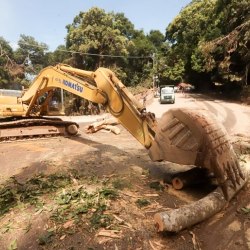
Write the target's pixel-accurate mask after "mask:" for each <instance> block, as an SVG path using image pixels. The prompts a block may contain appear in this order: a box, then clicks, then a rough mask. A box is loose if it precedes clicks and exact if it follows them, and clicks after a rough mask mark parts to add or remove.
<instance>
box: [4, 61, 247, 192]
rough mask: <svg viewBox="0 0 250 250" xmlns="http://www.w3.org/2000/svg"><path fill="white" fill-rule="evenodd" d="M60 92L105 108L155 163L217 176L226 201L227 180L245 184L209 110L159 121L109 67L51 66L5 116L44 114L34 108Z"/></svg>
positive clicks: (174, 113)
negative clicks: (179, 166) (206, 113)
mask: <svg viewBox="0 0 250 250" xmlns="http://www.w3.org/2000/svg"><path fill="white" fill-rule="evenodd" d="M55 88H60V89H64V90H66V91H68V92H70V93H73V94H75V95H77V96H80V97H82V98H85V99H87V100H89V101H92V102H95V103H99V104H102V105H104V106H105V107H106V108H107V110H108V111H109V112H110V113H111V114H112V115H113V116H115V117H116V118H117V119H118V120H119V121H120V123H121V124H122V125H123V126H124V127H125V128H126V129H127V130H128V131H129V132H130V133H131V134H132V135H133V136H134V137H135V138H136V139H137V140H138V141H139V142H140V143H141V144H142V145H144V146H145V147H146V148H147V149H148V151H149V156H150V158H151V159H152V160H153V161H163V160H165V161H170V162H175V163H179V164H185V165H193V166H196V167H202V168H206V169H207V170H208V171H209V172H210V173H213V174H214V175H215V176H216V178H217V181H218V184H219V185H220V186H221V187H222V190H223V192H224V195H225V197H227V183H228V180H230V181H231V183H232V184H233V186H234V187H236V185H237V183H239V182H240V179H244V176H243V174H242V172H241V167H240V165H239V163H238V160H237V157H236V154H235V153H234V150H233V148H232V145H231V144H230V141H229V138H228V135H227V133H226V131H225V129H224V128H223V127H221V125H220V124H219V123H218V122H216V119H211V117H210V116H207V115H205V114H204V111H197V110H190V109H171V110H169V111H168V112H166V113H165V114H163V116H162V118H161V119H160V120H159V121H156V119H155V116H154V114H152V113H149V112H146V110H145V109H144V107H143V106H142V104H141V103H139V102H138V101H137V100H136V99H135V97H134V96H133V95H132V94H131V93H130V92H129V91H128V89H127V88H126V87H125V86H124V85H123V84H122V83H121V82H120V80H119V79H118V78H117V77H116V76H115V74H114V73H113V72H112V71H110V70H109V69H106V68H99V69H97V70H96V71H95V72H92V71H84V70H80V69H76V68H73V67H70V66H68V65H63V64H58V65H56V66H54V67H47V68H45V69H44V70H42V71H41V72H40V74H39V75H38V76H37V77H36V78H35V80H34V81H33V84H32V85H31V87H30V88H29V89H28V90H27V91H26V92H25V94H24V95H23V96H22V97H21V98H16V100H14V99H11V100H10V99H9V100H8V101H7V100H5V104H3V103H2V105H1V99H0V116H1V115H2V116H23V117H29V116H34V115H38V116H39V115H41V113H42V112H44V106H42V105H41V106H39V105H38V108H35V107H36V106H37V102H38V99H39V97H40V96H43V95H45V94H46V93H47V98H50V92H51V91H52V90H53V89H55ZM13 100H14V101H13ZM39 107H40V109H39ZM41 107H43V108H41Z"/></svg>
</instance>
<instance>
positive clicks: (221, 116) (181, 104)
mask: <svg viewBox="0 0 250 250" xmlns="http://www.w3.org/2000/svg"><path fill="white" fill-rule="evenodd" d="M185 107H186V108H194V109H205V110H208V111H209V112H211V113H212V114H214V115H215V116H216V117H217V119H218V120H219V121H220V122H221V123H222V124H223V125H224V127H225V128H226V129H227V131H228V133H229V134H230V135H234V134H244V135H249V132H250V107H249V106H247V105H244V104H240V103H234V102H228V101H223V100H216V99H214V98H211V97H206V96H204V95H201V94H187V93H185V94H182V93H176V102H175V104H164V105H163V104H161V105H160V104H159V101H158V99H157V98H154V101H153V103H151V104H150V105H149V106H148V111H151V112H154V113H155V114H156V116H157V117H158V118H160V117H161V115H162V113H164V112H165V111H166V110H168V109H169V108H185Z"/></svg>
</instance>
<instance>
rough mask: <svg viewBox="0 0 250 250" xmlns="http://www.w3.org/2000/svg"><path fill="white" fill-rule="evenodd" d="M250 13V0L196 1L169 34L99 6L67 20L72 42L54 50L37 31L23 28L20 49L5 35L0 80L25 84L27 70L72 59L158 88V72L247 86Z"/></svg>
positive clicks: (200, 83)
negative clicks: (139, 25) (32, 33)
mask: <svg viewBox="0 0 250 250" xmlns="http://www.w3.org/2000/svg"><path fill="white" fill-rule="evenodd" d="M249 13H250V4H249V0H242V1H238V0H202V1H201V0H193V1H191V2H190V4H188V5H187V6H186V7H185V8H183V9H182V10H181V12H180V13H179V14H178V15H177V16H176V17H175V18H174V20H173V21H172V22H171V23H170V24H169V25H168V26H167V28H166V34H165V36H164V35H163V34H162V33H161V32H160V31H158V30H151V31H150V32H149V33H148V34H145V33H144V32H143V30H136V29H135V28H134V25H133V23H132V22H131V21H130V20H129V19H128V18H127V17H126V16H125V15H124V13H114V12H105V11H104V10H103V9H100V8H98V7H94V8H91V9H89V10H88V11H86V12H80V13H79V14H78V15H77V16H75V18H74V19H73V22H72V23H71V24H69V25H67V26H66V29H67V36H66V44H65V45H60V46H58V48H57V49H56V50H55V51H54V52H48V46H47V45H46V44H44V43H39V42H37V41H36V40H35V38H33V37H31V36H27V35H21V36H20V40H19V41H18V46H19V47H18V48H17V49H16V50H15V51H13V50H12V48H11V47H10V45H9V43H8V42H7V41H5V40H4V38H0V52H1V57H0V87H4V88H7V87H9V85H8V84H9V82H11V81H14V82H18V83H21V84H25V85H27V83H28V80H27V78H26V77H25V76H27V75H36V74H37V73H38V72H39V71H40V70H41V69H42V68H44V67H46V66H48V65H56V64H57V63H66V64H69V65H72V66H74V67H77V68H83V69H85V70H95V69H96V68H98V67H107V68H110V69H111V70H112V71H114V72H115V73H116V74H117V76H118V78H119V79H120V80H121V81H122V82H123V83H124V84H125V85H126V86H128V87H130V86H131V87H136V86H137V85H140V86H145V87H147V88H148V87H152V80H153V76H157V77H158V78H157V79H158V82H156V84H157V85H159V84H166V83H168V84H170V83H171V84H176V83H179V82H181V81H188V82H191V83H192V84H194V85H196V87H197V88H196V89H202V88H205V85H206V84H208V85H209V86H210V85H211V83H212V82H220V83H222V84H228V85H230V88H224V89H231V86H236V85H237V87H240V88H241V87H242V86H243V85H248V79H249V77H250V76H249V72H250V70H249V67H250V66H249V65H250V64H249V61H250V52H249V41H250V32H249V30H250V21H249V20H250V15H249ZM72 52H76V53H72ZM9 62H11V63H9ZM10 65H11V66H10ZM24 72H25V73H26V74H24ZM231 84H233V85H231ZM211 86H212V85H211ZM232 89H233V88H232Z"/></svg>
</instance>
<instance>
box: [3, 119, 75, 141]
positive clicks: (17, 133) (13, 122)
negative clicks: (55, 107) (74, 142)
mask: <svg viewBox="0 0 250 250" xmlns="http://www.w3.org/2000/svg"><path fill="white" fill-rule="evenodd" d="M78 128H79V125H78V124H77V123H75V122H71V121H63V120H61V119H59V118H47V117H39V118H33V117H28V118H21V119H20V118H3V119H0V142H10V141H17V140H18V141H19V140H28V139H29V140H31V139H37V138H40V139H41V138H44V137H55V136H74V135H76V134H77V133H78Z"/></svg>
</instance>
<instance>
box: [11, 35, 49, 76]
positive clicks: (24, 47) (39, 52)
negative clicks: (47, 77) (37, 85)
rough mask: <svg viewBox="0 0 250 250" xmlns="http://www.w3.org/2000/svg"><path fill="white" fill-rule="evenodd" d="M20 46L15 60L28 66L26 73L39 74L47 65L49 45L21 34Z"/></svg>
mask: <svg viewBox="0 0 250 250" xmlns="http://www.w3.org/2000/svg"><path fill="white" fill-rule="evenodd" d="M18 46H19V48H18V49H17V50H16V51H15V54H14V57H15V61H16V62H17V63H18V64H24V65H25V66H26V73H29V74H37V73H38V72H39V71H40V70H41V69H42V68H43V67H44V66H45V65H46V59H47V58H46V56H45V54H46V51H47V50H48V46H47V45H46V44H45V43H39V42H37V41H36V40H35V38H34V37H32V36H26V35H20V39H19V41H18Z"/></svg>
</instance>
